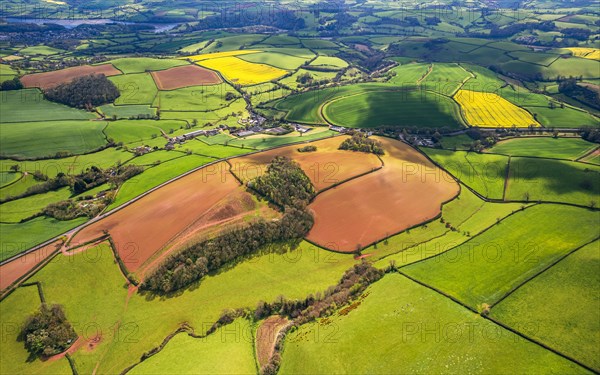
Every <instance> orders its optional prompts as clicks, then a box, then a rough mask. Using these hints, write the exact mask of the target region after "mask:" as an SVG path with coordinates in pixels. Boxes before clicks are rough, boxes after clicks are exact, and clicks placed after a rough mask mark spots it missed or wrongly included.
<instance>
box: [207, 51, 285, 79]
mask: <svg viewBox="0 0 600 375" xmlns="http://www.w3.org/2000/svg"><path fill="white" fill-rule="evenodd" d="M197 64H198V65H201V66H204V67H206V68H209V69H213V70H218V71H219V72H221V74H223V75H224V76H225V78H227V79H228V80H229V81H231V82H233V83H238V84H240V85H255V84H258V83H263V82H268V81H271V80H273V79H277V78H279V77H282V76H284V75H286V74H287V73H288V72H287V71H285V70H282V69H278V68H275V67H272V66H270V65H264V64H255V63H251V62H248V61H244V60H242V59H238V58H237V57H221V58H218V59H210V60H202V61H199V62H197Z"/></svg>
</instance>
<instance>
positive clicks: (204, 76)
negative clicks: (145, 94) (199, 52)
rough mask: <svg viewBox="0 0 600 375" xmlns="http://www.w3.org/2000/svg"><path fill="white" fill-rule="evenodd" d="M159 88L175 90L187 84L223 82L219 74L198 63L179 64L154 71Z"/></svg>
mask: <svg viewBox="0 0 600 375" xmlns="http://www.w3.org/2000/svg"><path fill="white" fill-rule="evenodd" d="M152 78H154V82H156V86H157V87H158V88H159V90H174V89H179V88H182V87H187V86H198V85H215V84H217V83H221V78H220V77H219V75H218V74H217V73H215V72H213V71H212V70H209V69H206V68H203V67H201V66H198V65H185V66H178V67H175V68H171V69H166V70H160V71H157V72H152Z"/></svg>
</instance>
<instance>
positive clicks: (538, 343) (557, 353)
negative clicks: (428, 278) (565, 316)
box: [396, 270, 598, 374]
mask: <svg viewBox="0 0 600 375" xmlns="http://www.w3.org/2000/svg"><path fill="white" fill-rule="evenodd" d="M396 272H397V273H399V274H400V275H402V276H404V277H406V278H407V279H409V280H411V281H413V282H415V283H417V284H419V285H421V286H423V287H425V288H428V289H430V290H432V291H434V292H436V293H438V294H440V295H442V296H444V297H446V298H448V299H450V300H452V301H453V302H455V303H457V304H459V305H461V306H462V307H464V308H466V309H467V310H469V311H471V312H473V313H475V314H477V315H479V316H481V317H482V318H483V319H487V320H488V321H490V322H492V323H494V324H496V325H498V326H500V327H501V328H504V329H506V330H508V331H510V332H512V333H514V334H515V335H517V336H519V337H521V338H523V339H525V340H527V341H529V342H531V343H532V344H537V345H538V346H541V347H542V348H544V349H546V350H548V351H550V352H552V353H554V354H556V355H558V356H560V357H562V358H564V359H566V360H568V361H571V362H573V363H575V364H576V365H579V366H580V367H583V368H584V369H586V370H588V371H590V372H592V373H596V374H597V373H598V371H597V370H594V369H593V368H591V367H589V366H587V365H585V364H584V363H582V362H580V361H579V360H577V359H575V358H573V357H571V356H569V355H566V354H564V353H562V352H560V351H558V350H556V349H554V348H552V347H550V346H548V345H546V344H544V343H543V342H541V341H539V340H537V339H534V338H532V337H530V336H528V335H526V334H524V333H522V332H520V331H517V330H516V329H514V328H512V327H510V326H508V325H506V324H504V323H502V322H500V321H498V320H496V319H494V318H492V317H490V316H488V315H486V314H483V313H480V312H478V311H477V310H475V309H473V308H472V307H470V306H467V305H466V304H465V303H463V302H462V301H460V300H458V299H457V298H455V297H453V296H451V295H449V294H447V293H445V292H443V291H441V290H439V289H437V288H436V287H434V286H431V285H429V284H426V283H424V282H422V281H420V280H417V279H415V278H413V277H412V276H409V275H407V274H406V273H404V272H402V271H400V270H396Z"/></svg>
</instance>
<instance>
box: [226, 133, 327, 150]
mask: <svg viewBox="0 0 600 375" xmlns="http://www.w3.org/2000/svg"><path fill="white" fill-rule="evenodd" d="M338 134H339V133H336V132H334V131H331V130H328V129H325V128H321V129H318V130H317V129H315V130H312V131H310V132H308V133H306V134H304V135H298V133H296V132H292V133H290V134H288V135H278V136H272V135H255V136H253V137H252V138H234V139H233V140H228V141H227V143H226V144H227V145H231V146H237V147H244V148H245V149H251V150H263V149H268V148H272V147H277V146H283V145H286V144H290V143H296V142H308V141H314V140H316V139H322V138H327V137H332V136H335V135H338ZM248 151H249V150H248Z"/></svg>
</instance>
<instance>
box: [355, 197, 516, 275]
mask: <svg viewBox="0 0 600 375" xmlns="http://www.w3.org/2000/svg"><path fill="white" fill-rule="evenodd" d="M521 207H522V205H521V204H518V203H490V202H484V201H483V200H481V199H480V198H479V197H477V196H476V195H475V194H474V193H473V192H471V191H470V190H469V189H467V188H465V187H464V186H461V191H460V194H459V196H458V197H457V198H456V199H454V200H452V201H450V202H448V203H446V204H445V205H444V206H443V207H442V216H441V218H440V219H439V220H435V221H432V222H430V223H427V224H425V225H423V226H420V227H417V228H414V229H411V230H409V231H405V232H402V233H400V234H398V235H395V236H392V237H391V238H389V239H388V240H387V244H386V242H385V241H384V242H383V243H381V242H380V243H379V244H378V246H377V248H375V247H374V246H371V247H369V248H367V249H365V250H364V251H365V252H366V253H373V255H374V260H375V259H379V260H378V261H375V265H376V266H377V267H378V268H385V267H387V266H389V264H390V261H393V262H395V264H396V265H398V266H401V265H407V264H411V263H414V262H418V261H421V260H423V259H426V258H429V257H432V256H435V255H436V254H439V253H441V252H444V251H447V250H449V249H451V248H453V247H456V246H459V245H461V244H463V243H464V242H466V241H469V240H470V239H471V238H472V237H474V236H476V235H478V234H479V233H480V232H482V231H484V230H486V229H487V228H488V227H490V226H492V225H494V224H495V223H496V222H497V221H498V220H502V219H504V218H505V217H507V216H508V215H510V214H512V213H514V212H516V211H519V210H520V209H521ZM452 228H454V229H452Z"/></svg>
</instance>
